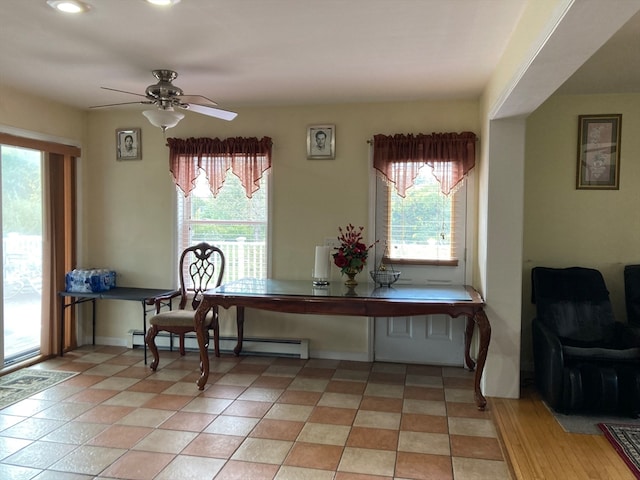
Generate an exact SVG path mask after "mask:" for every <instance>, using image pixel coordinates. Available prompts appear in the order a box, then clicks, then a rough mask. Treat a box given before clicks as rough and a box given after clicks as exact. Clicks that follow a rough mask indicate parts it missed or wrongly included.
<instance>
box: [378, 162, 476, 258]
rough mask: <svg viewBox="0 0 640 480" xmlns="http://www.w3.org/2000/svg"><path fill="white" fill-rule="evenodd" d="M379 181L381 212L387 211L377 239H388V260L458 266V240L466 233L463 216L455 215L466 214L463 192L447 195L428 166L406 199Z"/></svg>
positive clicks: (379, 205)
mask: <svg viewBox="0 0 640 480" xmlns="http://www.w3.org/2000/svg"><path fill="white" fill-rule="evenodd" d="M378 182H379V186H380V188H381V190H382V191H381V192H380V193H379V194H378V195H379V198H378V202H377V203H378V211H379V212H380V211H381V212H384V213H383V215H382V218H381V226H382V227H383V231H379V232H378V238H384V239H385V240H386V247H387V248H386V252H385V255H386V256H387V257H388V258H389V260H391V261H396V262H404V261H416V262H426V263H440V264H452V265H455V264H456V263H457V255H458V251H459V247H458V244H459V243H460V240H461V239H460V238H458V237H459V236H460V234H461V232H463V231H464V223H462V224H461V223H460V222H459V220H460V218H459V217H460V216H461V215H460V213H459V214H458V215H456V212H457V211H458V212H460V211H462V212H464V205H463V203H462V202H461V197H463V195H459V194H460V193H461V192H460V191H457V192H452V193H450V194H449V195H444V194H443V193H442V192H441V191H440V184H439V182H438V181H437V180H436V179H435V177H434V176H433V173H432V170H431V168H429V167H428V166H425V167H423V168H421V169H420V171H419V174H418V177H417V178H416V180H415V183H414V185H413V186H411V187H410V188H408V189H407V191H406V196H405V197H404V198H403V197H401V196H400V195H398V193H397V191H396V189H395V188H393V186H391V185H388V184H385V183H384V181H382V180H380V179H379V180H378ZM461 190H462V189H461ZM380 197H382V198H380ZM461 208H462V210H460V209H461ZM456 220H458V221H456Z"/></svg>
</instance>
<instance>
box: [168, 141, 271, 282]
mask: <svg viewBox="0 0 640 480" xmlns="http://www.w3.org/2000/svg"><path fill="white" fill-rule="evenodd" d="M168 143H169V147H170V149H171V152H172V154H171V171H172V172H173V174H174V179H175V180H176V191H177V205H178V209H177V212H178V218H177V224H178V226H177V228H178V242H177V248H178V252H182V250H184V249H185V248H186V247H188V246H189V245H193V244H196V243H199V242H208V243H211V244H214V245H216V246H218V247H219V248H220V249H221V250H222V251H223V252H224V254H225V258H226V266H225V273H224V279H223V281H224V282H230V281H233V280H237V279H239V278H242V277H254V278H266V277H267V271H268V239H269V200H268V199H269V177H268V172H269V167H270V166H271V140H270V139H269V138H268V137H264V138H263V139H261V140H258V139H255V138H249V139H240V138H233V139H226V140H218V139H189V140H181V139H169V140H168ZM178 255H179V254H178ZM176 258H177V256H176Z"/></svg>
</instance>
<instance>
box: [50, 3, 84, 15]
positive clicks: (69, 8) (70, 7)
mask: <svg viewBox="0 0 640 480" xmlns="http://www.w3.org/2000/svg"><path fill="white" fill-rule="evenodd" d="M47 5H49V6H50V7H51V8H53V9H55V10H57V11H59V12H63V13H84V12H87V11H89V9H90V8H91V7H90V6H89V4H87V3H84V2H81V1H80V0H47Z"/></svg>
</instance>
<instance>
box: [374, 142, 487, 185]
mask: <svg viewBox="0 0 640 480" xmlns="http://www.w3.org/2000/svg"><path fill="white" fill-rule="evenodd" d="M476 138H477V137H476V135H475V133H471V132H462V133H432V134H431V135H425V134H422V133H420V134H417V135H412V134H408V135H402V134H397V135H393V136H389V135H375V136H374V137H373V166H374V168H375V169H376V170H378V171H379V172H380V173H381V174H382V175H383V177H384V178H385V179H386V180H387V181H389V182H391V183H393V184H394V185H395V187H396V190H397V192H398V195H400V196H401V197H404V196H405V195H406V191H407V188H409V187H411V186H412V185H413V182H414V181H415V179H416V177H417V176H418V170H420V168H421V167H423V166H425V165H428V166H430V167H431V168H432V169H433V175H434V176H435V178H436V179H437V180H438V182H440V190H441V191H442V193H444V194H445V195H448V194H449V193H450V192H451V191H452V190H453V189H454V188H455V186H456V185H457V184H458V183H459V182H460V181H461V180H462V178H463V177H464V176H465V175H466V174H467V173H468V172H469V170H471V169H472V168H473V167H474V165H475V163H476Z"/></svg>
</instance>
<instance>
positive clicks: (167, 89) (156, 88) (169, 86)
mask: <svg viewBox="0 0 640 480" xmlns="http://www.w3.org/2000/svg"><path fill="white" fill-rule="evenodd" d="M152 73H153V76H154V77H156V78H157V79H158V83H154V84H153V85H149V86H148V87H147V88H146V90H145V93H144V94H140V93H134V92H127V91H124V90H118V89H115V88H108V87H100V88H102V89H104V90H111V91H114V92H121V93H127V94H129V95H137V96H139V97H144V98H145V100H138V101H137V102H124V103H111V104H108V105H95V106H92V107H89V108H103V107H114V106H117V105H131V104H135V103H140V104H144V105H155V106H156V107H157V108H156V109H153V110H145V111H144V112H142V114H143V115H144V116H145V117H147V119H148V120H149V122H151V124H152V125H154V126H156V127H160V128H161V129H162V131H163V132H164V131H165V130H166V129H167V128H171V127H175V126H176V125H177V124H178V122H179V121H180V120H182V119H183V118H184V114H183V113H181V112H177V111H176V110H175V109H176V108H180V109H184V110H191V111H193V112H196V113H201V114H203V115H207V116H209V117H214V118H220V119H222V120H233V119H234V118H236V116H237V115H238V114H237V113H235V112H231V111H229V110H223V109H221V108H217V105H218V104H217V103H216V102H214V101H213V100H211V99H209V98H207V97H205V96H202V95H184V93H183V92H182V89H181V88H179V87H177V86H175V85H174V84H173V83H171V82H173V80H175V79H176V78H177V77H178V74H177V73H176V72H174V71H173V70H153V72H152Z"/></svg>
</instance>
